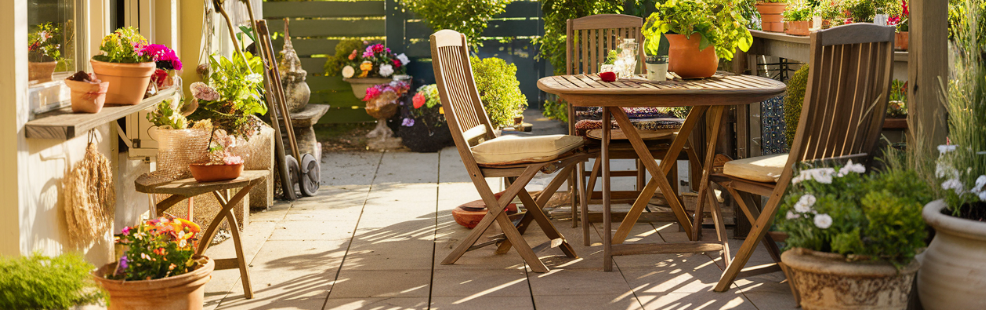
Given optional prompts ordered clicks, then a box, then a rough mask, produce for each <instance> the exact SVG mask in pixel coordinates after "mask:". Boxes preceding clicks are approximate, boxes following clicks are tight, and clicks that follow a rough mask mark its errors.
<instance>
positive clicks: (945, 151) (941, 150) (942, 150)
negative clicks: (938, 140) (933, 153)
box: [938, 144, 958, 154]
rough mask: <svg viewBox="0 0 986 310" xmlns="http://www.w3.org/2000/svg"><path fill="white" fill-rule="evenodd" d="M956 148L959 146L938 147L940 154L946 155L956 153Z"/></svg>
mask: <svg viewBox="0 0 986 310" xmlns="http://www.w3.org/2000/svg"><path fill="white" fill-rule="evenodd" d="M956 147H958V145H955V144H952V145H939V146H938V153H940V154H945V153H948V152H951V151H954V150H955V148H956Z"/></svg>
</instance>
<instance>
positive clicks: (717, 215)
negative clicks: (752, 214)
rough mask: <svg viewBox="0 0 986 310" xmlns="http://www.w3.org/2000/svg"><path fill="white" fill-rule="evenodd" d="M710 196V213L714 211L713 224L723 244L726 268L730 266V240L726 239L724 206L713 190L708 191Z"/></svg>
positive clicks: (723, 257)
mask: <svg viewBox="0 0 986 310" xmlns="http://www.w3.org/2000/svg"><path fill="white" fill-rule="evenodd" d="M706 193H708V195H709V200H710V201H711V202H710V203H709V206H710V207H711V208H710V210H709V211H712V222H713V223H714V224H715V227H716V237H717V238H718V239H719V243H722V262H723V265H724V266H728V265H729V239H728V238H727V237H726V225H725V222H724V221H723V219H722V205H721V204H719V201H718V200H716V198H715V194H713V193H712V190H709V191H706Z"/></svg>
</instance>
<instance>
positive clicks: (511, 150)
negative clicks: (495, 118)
mask: <svg viewBox="0 0 986 310" xmlns="http://www.w3.org/2000/svg"><path fill="white" fill-rule="evenodd" d="M583 143H585V139H584V138H582V137H578V136H570V135H549V136H527V137H523V136H516V135H508V136H500V137H498V138H496V139H493V140H489V141H486V142H483V143H480V144H479V145H476V146H474V147H472V155H473V157H475V158H476V162H477V163H479V164H482V165H511V164H519V163H535V162H544V161H549V160H552V159H555V158H558V157H559V156H561V155H562V154H565V153H567V152H569V151H571V150H574V149H575V148H578V147H580V146H582V144H583Z"/></svg>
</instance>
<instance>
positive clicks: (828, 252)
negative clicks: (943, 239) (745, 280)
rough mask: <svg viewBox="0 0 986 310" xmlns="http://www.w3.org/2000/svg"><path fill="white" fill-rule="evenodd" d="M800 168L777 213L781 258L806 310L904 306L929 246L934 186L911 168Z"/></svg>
mask: <svg viewBox="0 0 986 310" xmlns="http://www.w3.org/2000/svg"><path fill="white" fill-rule="evenodd" d="M865 172H866V168H865V167H864V166H863V165H861V164H853V163H852V161H849V163H848V164H847V165H846V166H844V167H841V168H815V169H803V170H801V171H800V174H799V175H798V176H796V177H794V178H793V179H792V180H791V185H790V186H789V187H788V191H787V193H786V196H785V198H784V201H783V202H782V204H781V206H780V209H779V210H778V212H777V217H776V218H775V223H776V225H777V228H778V229H779V230H780V231H783V232H785V233H787V235H788V238H787V240H785V243H786V246H787V250H786V251H785V252H784V253H783V254H782V255H781V261H782V262H783V263H784V264H785V266H786V268H787V273H788V279H789V281H791V283H792V284H793V286H792V287H793V288H794V290H795V291H796V293H797V294H798V296H800V302H801V306H802V307H803V308H805V309H864V308H865V309H905V308H907V301H908V295H909V293H910V290H911V287H912V284H913V281H914V276H915V273H916V272H917V270H918V268H919V266H920V263H919V262H918V261H917V260H915V259H914V255H915V254H917V252H918V250H919V249H921V248H923V247H924V246H925V241H924V240H925V238H926V236H927V228H926V226H925V224H924V221H922V218H921V210H922V206H923V205H924V204H925V203H927V202H928V201H930V200H931V199H933V198H932V193H931V190H930V187H929V186H928V185H927V183H925V182H924V181H923V180H921V178H920V177H918V174H917V173H916V172H914V171H913V170H905V169H888V171H885V172H879V173H870V174H869V175H864V173H865Z"/></svg>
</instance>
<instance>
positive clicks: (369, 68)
mask: <svg viewBox="0 0 986 310" xmlns="http://www.w3.org/2000/svg"><path fill="white" fill-rule="evenodd" d="M359 69H360V70H363V72H369V71H373V63H372V62H369V61H364V62H363V63H361V64H360V65H359Z"/></svg>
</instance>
